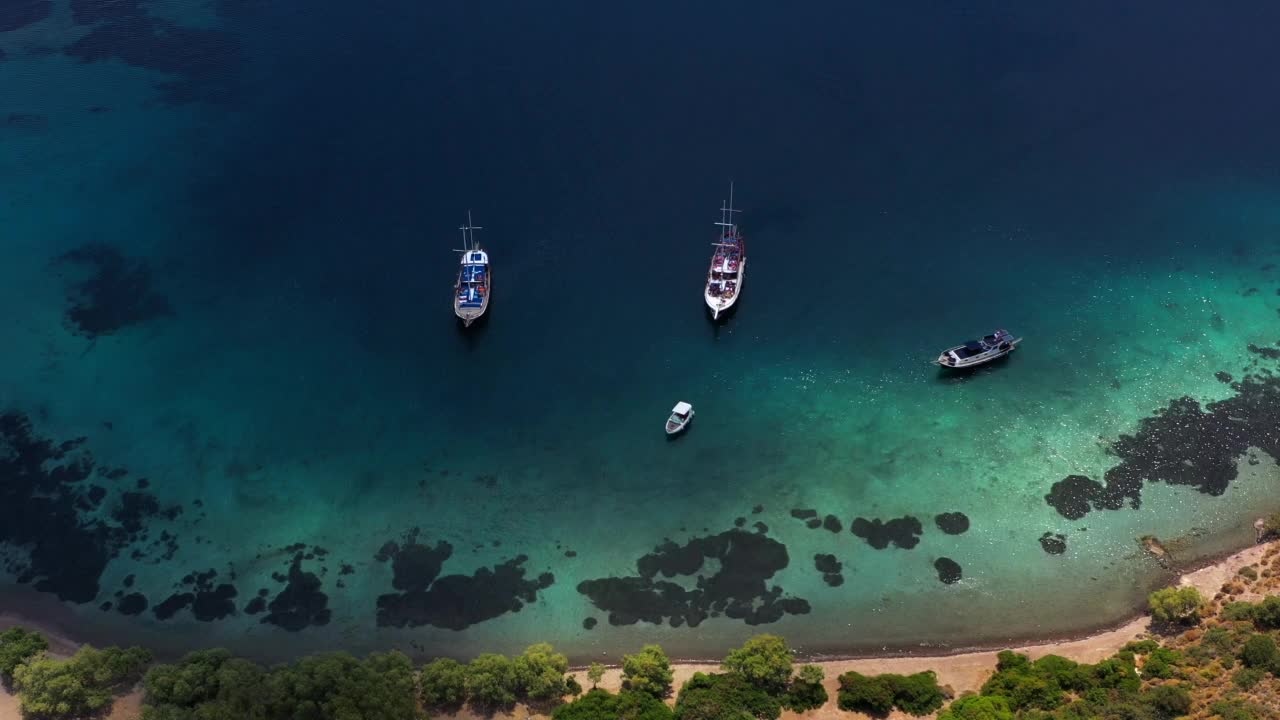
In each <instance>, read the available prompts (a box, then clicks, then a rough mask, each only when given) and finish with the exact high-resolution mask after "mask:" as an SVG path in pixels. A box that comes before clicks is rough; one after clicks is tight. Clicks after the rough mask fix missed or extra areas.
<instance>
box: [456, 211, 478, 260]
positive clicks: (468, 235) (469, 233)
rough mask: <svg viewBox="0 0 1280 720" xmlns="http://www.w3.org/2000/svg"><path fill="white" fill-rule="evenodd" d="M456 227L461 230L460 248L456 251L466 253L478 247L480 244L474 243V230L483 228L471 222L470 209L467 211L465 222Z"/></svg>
mask: <svg viewBox="0 0 1280 720" xmlns="http://www.w3.org/2000/svg"><path fill="white" fill-rule="evenodd" d="M458 229H459V230H461V231H462V249H461V250H458V251H457V252H460V253H467V252H471V251H472V250H479V249H480V246H479V245H477V244H476V231H477V230H483V229H484V228H483V227H479V226H476V225H472V224H471V211H470V210H468V211H467V224H466V225H463V226H461V227H459V228H458Z"/></svg>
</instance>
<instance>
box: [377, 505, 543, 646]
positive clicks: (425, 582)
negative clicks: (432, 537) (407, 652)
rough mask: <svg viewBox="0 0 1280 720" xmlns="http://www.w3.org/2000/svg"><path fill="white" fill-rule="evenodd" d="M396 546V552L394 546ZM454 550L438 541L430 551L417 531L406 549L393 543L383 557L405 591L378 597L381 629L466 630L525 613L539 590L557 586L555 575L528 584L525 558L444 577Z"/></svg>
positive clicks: (394, 583)
mask: <svg viewBox="0 0 1280 720" xmlns="http://www.w3.org/2000/svg"><path fill="white" fill-rule="evenodd" d="M392 546H394V548H393V547H392ZM452 554H453V546H452V545H450V544H449V543H447V542H443V541H441V542H438V543H436V545H435V547H428V546H426V545H421V544H419V543H418V542H417V530H416V529H414V530H411V531H410V532H409V533H408V534H407V536H406V540H405V543H404V544H403V545H398V544H396V543H387V544H386V545H384V546H383V550H382V551H380V552H379V556H385V557H388V558H389V559H391V561H392V572H393V573H394V578H393V580H392V586H393V587H394V588H396V589H397V590H400V591H401V592H398V593H388V594H385V595H380V596H379V597H378V601H377V606H378V614H377V622H378V626H379V627H418V626H420V625H432V626H435V627H440V628H446V629H449V630H463V629H465V628H468V627H470V626H472V625H475V624H476V623H480V622H484V621H485V620H491V619H493V618H495V617H498V616H499V615H503V614H505V613H508V612H519V611H520V609H521V608H523V607H524V605H525V604H531V603H534V602H537V599H538V597H537V595H538V591H539V590H544V589H546V588H548V587H550V586H551V585H552V584H553V583H554V582H555V577H554V576H553V575H552V574H551V573H542V574H541V575H539V576H538V577H537V579H535V580H527V579H525V568H524V567H522V566H523V565H524V563H525V562H527V561H528V559H529V558H528V557H526V556H524V555H519V556H517V557H515V558H512V559H511V560H508V561H506V562H504V563H500V564H498V565H495V566H494V567H492V568H487V567H482V568H480V569H478V570H476V571H475V572H474V573H473V574H471V575H445V576H444V577H438V576H439V573H440V570H441V568H442V566H443V565H444V563H445V561H446V560H448V559H449V557H450V556H451V555H452Z"/></svg>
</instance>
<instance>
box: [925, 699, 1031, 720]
mask: <svg viewBox="0 0 1280 720" xmlns="http://www.w3.org/2000/svg"><path fill="white" fill-rule="evenodd" d="M938 720H1014V715H1013V710H1012V709H1010V707H1009V701H1008V700H1006V699H1004V698H1003V697H1000V696H999V695H965V696H963V697H961V698H960V699H959V700H956V701H955V702H953V703H951V705H950V706H949V707H947V709H946V710H943V711H942V712H941V713H940V714H939V715H938Z"/></svg>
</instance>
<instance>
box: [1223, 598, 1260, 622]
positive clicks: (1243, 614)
mask: <svg viewBox="0 0 1280 720" xmlns="http://www.w3.org/2000/svg"><path fill="white" fill-rule="evenodd" d="M1256 610H1257V607H1256V606H1255V605H1254V604H1253V603H1247V602H1238V601H1237V602H1229V603H1227V604H1226V605H1223V606H1222V610H1221V612H1219V613H1218V617H1220V618H1222V619H1223V620H1226V621H1228V622H1253V617H1254V612H1255V611H1256Z"/></svg>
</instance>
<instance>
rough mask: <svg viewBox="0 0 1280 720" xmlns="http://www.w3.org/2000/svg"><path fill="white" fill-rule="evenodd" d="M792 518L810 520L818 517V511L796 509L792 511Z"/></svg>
mask: <svg viewBox="0 0 1280 720" xmlns="http://www.w3.org/2000/svg"><path fill="white" fill-rule="evenodd" d="M791 517H793V518H795V519H797V520H808V519H809V518H815V517H818V511H817V510H807V509H801V508H795V509H794V510H792V511H791Z"/></svg>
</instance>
